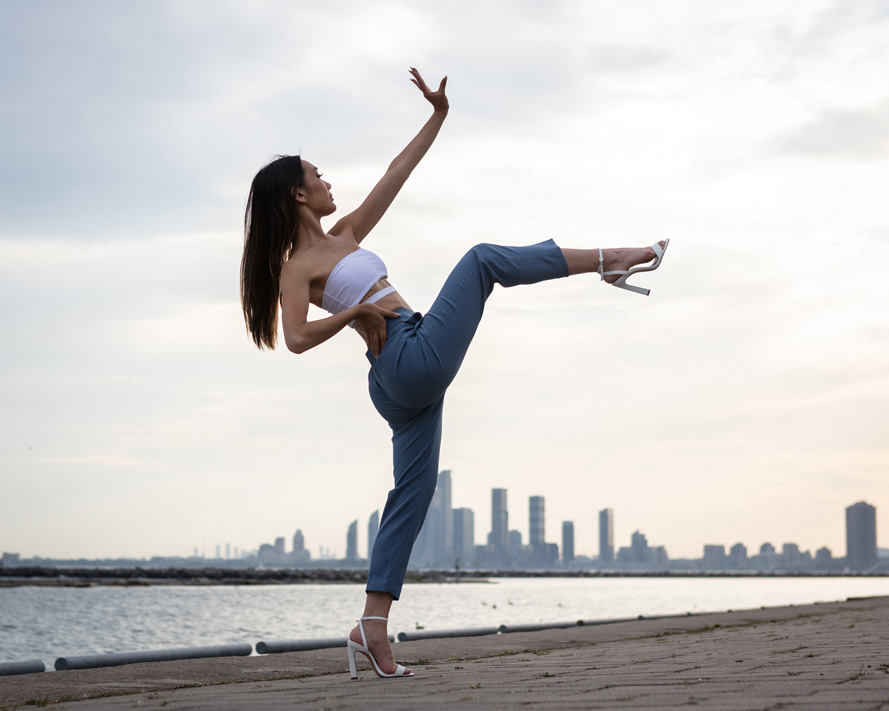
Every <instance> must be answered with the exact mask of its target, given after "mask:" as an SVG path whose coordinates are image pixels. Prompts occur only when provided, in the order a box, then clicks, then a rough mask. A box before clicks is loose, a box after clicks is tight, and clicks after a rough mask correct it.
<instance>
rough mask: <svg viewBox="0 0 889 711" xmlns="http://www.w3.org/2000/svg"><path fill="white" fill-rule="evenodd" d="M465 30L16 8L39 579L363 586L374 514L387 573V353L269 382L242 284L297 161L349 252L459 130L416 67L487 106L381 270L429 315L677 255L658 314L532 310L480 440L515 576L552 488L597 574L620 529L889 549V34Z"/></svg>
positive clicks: (196, 8)
mask: <svg viewBox="0 0 889 711" xmlns="http://www.w3.org/2000/svg"><path fill="white" fill-rule="evenodd" d="M457 2H458V4H457V5H456V6H454V7H456V8H457V9H460V10H465V12H454V8H453V7H451V5H449V4H436V3H411V2H407V1H406V0H393V2H391V3H388V4H387V5H386V8H385V11H384V12H380V9H379V8H378V7H376V6H375V5H373V4H370V3H360V2H357V0H344V4H343V3H340V4H325V3H314V4H310V5H304V4H294V3H289V2H286V1H285V0H268V2H264V3H261V4H248V3H229V4H225V5H224V6H219V5H218V4H213V3H210V2H209V0H193V1H192V2H189V3H161V4H152V3H98V4H88V6H86V7H84V6H82V5H81V4H79V3H50V2H47V0H32V1H31V2H27V3H23V2H19V3H12V4H9V6H8V7H7V8H5V9H6V10H7V12H6V14H5V15H4V20H5V21H4V23H2V24H0V53H2V58H3V60H4V65H5V66H8V67H14V71H7V72H4V73H2V77H0V89H2V94H3V96H4V100H5V101H4V111H3V112H0V152H2V155H3V166H4V171H2V175H0V184H2V189H0V203H2V209H0V296H2V300H3V302H4V303H5V304H9V305H11V306H10V307H9V308H6V309H4V310H3V312H2V315H0V321H2V324H0V325H2V328H0V341H2V348H0V353H2V354H3V356H2V359H0V388H2V393H3V403H2V408H0V420H2V425H3V426H2V427H0V472H2V477H3V482H2V483H3V488H2V492H3V493H2V496H3V504H4V513H3V516H2V517H0V546H2V548H4V549H6V550H12V551H20V552H21V553H22V554H23V555H45V556H50V557H72V556H79V555H83V556H89V557H91V558H98V557H115V556H121V555H136V556H149V555H153V554H156V553H168V554H175V555H186V556H187V555H189V554H190V553H191V551H192V549H193V548H194V547H195V546H197V547H198V548H199V549H201V551H203V552H205V553H206V554H207V555H210V556H212V555H214V553H215V545H216V544H217V543H219V544H221V545H222V544H224V542H230V543H231V545H232V546H238V547H239V548H245V547H249V548H253V547H255V543H254V542H255V541H267V542H269V543H272V542H273V541H274V538H275V535H276V534H277V533H280V532H287V535H288V536H290V535H292V533H293V528H294V522H297V523H298V524H299V527H300V528H302V530H303V533H304V534H305V536H306V540H307V546H308V547H309V548H310V549H311V550H312V551H313V553H314V551H316V550H317V544H320V545H324V546H327V547H330V549H331V551H332V552H333V553H336V554H337V555H338V556H340V557H342V556H343V555H344V554H345V543H346V541H345V534H344V531H345V530H346V528H347V527H348V525H349V523H350V522H351V521H353V520H355V518H356V516H360V519H361V527H360V530H359V538H360V539H361V543H360V545H359V554H360V555H363V554H364V553H365V548H364V539H365V530H364V524H365V523H366V521H367V516H368V515H369V513H370V512H371V511H373V510H375V509H377V508H380V507H382V506H383V505H384V503H385V501H386V496H387V492H388V491H389V490H390V489H391V487H392V485H393V482H392V450H391V431H390V428H389V427H388V426H387V424H386V423H385V422H384V421H383V420H382V418H380V417H379V415H378V413H377V412H376V411H375V409H374V407H373V404H372V403H371V402H370V400H369V398H368V392H367V369H368V362H367V359H366V357H365V351H366V348H365V344H364V343H363V342H362V340H361V338H360V337H359V336H358V335H356V334H355V333H354V332H353V331H352V330H349V329H344V330H343V332H342V333H339V334H337V335H336V337H335V338H332V339H331V340H330V341H328V342H326V343H324V344H323V345H321V346H319V347H318V348H314V349H312V350H310V351H309V352H307V353H305V354H302V355H299V356H297V355H294V354H292V353H290V352H288V351H287V350H286V348H279V349H278V350H276V351H274V352H268V351H264V352H260V351H258V350H257V349H256V348H255V347H253V345H252V344H251V342H250V339H249V337H248V336H247V334H246V332H245V328H244V322H243V317H242V314H241V309H240V303H239V294H238V265H239V262H240V259H241V252H242V246H243V235H242V227H243V211H244V205H245V201H246V197H247V193H248V190H249V186H250V182H251V180H252V178H253V176H254V175H255V174H256V171H257V170H258V169H259V168H260V167H261V166H262V165H264V164H265V163H266V162H267V161H268V160H269V159H270V158H271V157H272V156H274V155H276V154H280V153H288V154H297V153H300V154H302V155H304V156H305V157H306V158H307V159H308V160H310V161H311V162H312V163H313V164H314V165H317V166H318V167H319V168H320V169H321V171H322V172H323V173H324V179H325V180H328V181H329V182H331V183H332V185H333V189H332V191H333V195H334V196H335V198H336V203H337V213H336V214H335V215H332V216H331V218H330V220H329V221H325V222H323V223H322V224H323V226H324V227H325V228H326V229H327V228H330V227H332V225H333V224H334V222H335V220H337V219H338V218H340V217H342V216H344V215H345V214H347V213H348V212H350V211H351V210H353V209H355V208H356V207H357V206H358V205H360V204H361V201H362V199H363V198H364V197H365V196H366V195H367V193H368V191H369V190H370V189H371V188H372V186H373V185H374V184H375V182H376V180H377V179H378V178H379V177H380V175H382V173H383V172H384V170H385V168H386V166H387V165H389V163H390V161H391V160H392V158H393V157H394V156H395V155H397V154H398V152H399V151H400V150H401V149H402V148H403V147H404V145H405V144H406V143H407V142H408V141H409V140H410V139H411V137H413V136H414V135H415V134H416V131H417V130H418V129H419V128H420V127H421V126H422V125H423V123H424V122H425V121H426V120H427V118H428V115H429V107H428V105H427V104H426V102H425V101H424V100H423V97H422V96H421V95H420V94H419V93H418V92H417V90H416V87H414V86H413V85H412V84H411V83H410V81H409V75H408V67H409V66H416V67H417V68H419V70H420V71H421V72H422V73H423V76H424V77H425V78H426V79H427V80H428V81H430V83H434V82H436V81H438V80H439V79H440V78H441V77H442V76H444V75H447V76H448V96H449V99H450V105H451V109H450V113H449V116H448V119H447V121H446V122H445V125H444V127H443V129H442V131H441V133H440V134H439V137H438V139H437V141H436V143H435V145H434V146H432V148H431V149H430V151H429V153H428V155H427V156H426V158H425V159H424V160H423V162H422V163H421V165H419V166H418V167H417V169H416V170H415V171H414V172H413V174H412V175H411V178H410V180H409V181H408V182H407V184H406V185H405V187H404V189H403V190H402V191H401V193H400V194H399V195H398V198H397V199H396V200H395V202H394V203H393V205H392V209H391V210H389V212H388V213H387V214H386V215H385V217H384V218H383V219H382V220H381V221H380V223H379V225H378V226H377V227H376V228H375V229H374V231H373V232H372V233H371V235H369V237H368V241H367V242H366V243H364V246H366V247H368V248H369V249H372V250H374V252H376V253H377V254H379V255H380V257H381V258H382V259H383V260H384V261H385V263H386V266H387V268H388V271H389V278H390V281H391V282H392V284H393V285H394V286H395V287H396V288H397V289H398V291H399V294H401V295H402V296H403V298H404V299H405V300H406V302H407V303H408V304H410V306H411V307H412V308H413V309H416V310H417V311H419V312H426V311H428V309H429V307H430V305H431V303H432V302H433V301H434V299H435V297H436V295H437V294H438V291H439V289H440V287H441V285H442V283H443V282H444V280H445V278H446V277H447V274H448V273H449V271H450V269H451V268H452V267H453V265H454V264H455V263H457V261H458V260H459V259H460V258H461V257H462V256H463V254H464V253H465V252H466V250H467V249H469V248H470V247H471V246H472V245H474V244H476V243H478V242H483V241H487V242H501V243H509V244H530V243H533V242H539V241H541V240H543V239H548V238H553V239H555V240H556V242H557V243H558V244H560V245H561V246H563V247H566V248H573V247H587V248H596V247H631V246H643V245H649V244H651V243H653V242H654V241H656V240H660V239H663V238H666V237H669V238H671V246H670V251H669V253H668V256H667V258H666V260H665V262H664V264H663V266H662V268H660V269H659V270H658V271H657V272H653V273H651V274H646V275H643V276H644V277H645V278H644V279H642V280H641V281H640V284H642V285H643V286H646V287H650V288H651V289H652V291H651V296H650V297H640V296H638V295H636V294H629V293H626V292H625V291H623V290H620V289H614V288H611V287H609V286H607V285H605V284H602V283H601V281H600V280H599V279H598V277H597V276H596V275H583V276H578V277H572V278H571V279H564V280H557V281H553V282H547V283H544V284H537V285H534V286H529V287H521V288H515V289H501V288H497V289H495V291H494V293H493V294H492V296H491V299H490V300H489V302H488V304H487V305H486V308H485V318H484V320H483V321H482V323H481V326H480V328H479V330H478V333H477V336H476V338H475V340H474V342H473V345H472V348H471V349H470V351H469V353H468V355H467V358H466V360H465V362H464V364H463V367H462V369H461V371H460V373H459V375H458V376H457V378H456V379H455V380H454V382H453V384H452V385H451V387H450V389H449V391H448V397H447V404H446V406H445V410H444V422H443V426H442V432H443V440H442V447H441V466H442V468H449V469H452V470H453V471H454V472H457V473H459V476H460V478H461V480H462V481H464V482H465V484H463V485H462V486H461V487H459V490H455V495H454V503H455V505H456V506H458V507H462V508H469V509H472V511H473V512H474V516H475V521H474V525H475V529H476V531H477V532H482V531H483V532H488V531H490V530H491V529H490V523H491V522H490V521H489V520H488V519H489V516H490V499H489V493H490V490H491V489H492V488H495V487H504V486H506V487H508V489H509V496H510V500H511V501H512V502H513V505H512V506H511V507H510V508H511V514H512V516H511V518H515V521H514V522H513V523H514V524H515V525H512V524H510V525H508V528H507V529H506V530H505V531H504V530H502V527H501V528H500V529H498V531H499V533H503V535H504V536H505V537H506V540H505V542H504V543H503V545H508V538H509V537H510V535H511V534H510V533H509V530H513V531H516V530H518V531H521V533H522V535H523V536H524V537H525V540H526V541H527V537H528V534H529V532H528V530H527V525H526V522H525V521H524V520H523V519H524V518H525V508H526V502H527V501H528V498H529V497H530V496H534V495H541V494H542V495H545V496H546V516H547V523H546V532H545V538H546V540H547V541H552V542H557V541H559V540H560V530H559V526H560V522H561V521H573V522H574V526H575V541H576V549H577V552H578V553H583V552H586V553H595V551H596V548H595V545H596V541H597V524H596V520H595V512H598V511H600V510H602V509H603V508H606V507H607V508H611V509H613V510H614V511H615V512H616V514H617V518H616V521H615V529H614V537H615V541H616V542H619V543H620V545H625V544H626V542H627V541H628V540H629V539H630V537H631V536H632V533H633V532H634V531H636V530H640V531H642V532H643V533H644V534H645V535H646V536H647V537H648V539H649V540H651V541H652V542H653V543H657V544H663V545H665V546H666V547H667V549H668V550H669V552H670V555H671V556H676V557H692V556H699V555H700V548H699V547H700V543H701V541H702V540H705V541H708V542H720V541H726V545H727V546H730V545H732V543H730V542H729V541H731V540H741V541H747V542H748V544H749V545H750V546H751V550H753V549H755V548H756V547H758V545H759V544H760V542H761V541H766V540H771V541H772V542H773V543H774V544H775V545H780V542H782V541H796V543H797V544H798V545H799V546H800V548H801V549H807V550H812V551H815V550H817V549H818V548H819V547H820V546H822V545H827V546H828V547H829V548H830V549H831V550H833V551H834V552H840V551H843V550H844V544H845V538H844V530H843V529H844V521H843V520H842V516H839V517H838V516H837V515H836V509H837V507H838V506H840V505H841V504H842V503H844V502H852V501H860V500H862V499H865V500H867V501H870V502H872V503H873V504H875V505H876V506H877V514H876V518H877V520H876V525H877V528H878V530H880V531H885V530H889V476H886V472H887V469H889V451H887V448H886V427H885V422H886V421H887V420H889V409H887V408H889V378H887V377H886V369H885V364H886V363H887V362H889V341H887V339H886V338H885V336H884V334H885V322H886V315H885V307H884V304H885V303H887V302H889V280H887V279H886V278H885V274H884V272H885V268H884V266H883V265H884V264H885V263H886V260H887V258H889V234H887V229H886V211H885V208H884V207H883V204H884V202H885V198H884V195H883V193H882V190H883V187H882V186H883V185H885V184H886V182H887V178H889V145H887V142H886V140H885V136H886V125H885V124H886V115H887V108H886V107H887V90H886V80H885V77H886V75H887V73H889V14H887V12H886V7H885V2H881V1H878V0H861V1H860V2H855V3H840V2H837V1H836V0H811V1H808V2H805V3H793V2H789V1H788V0H781V1H779V2H775V1H774V0H749V1H748V2H745V3H713V2H707V1H706V0H683V1H682V2H676V1H675V0H664V2H652V1H650V0H646V1H644V2H642V3H641V4H637V3H611V2H604V1H603V0H589V2H576V1H572V0H553V2H551V3H548V4H547V7H546V12H544V13H541V12H540V8H539V7H538V6H536V5H533V4H529V3H509V2H505V0H491V2H488V3H484V4H483V5H479V4H478V3H476V4H469V3H466V2H465V1H464V0H457ZM470 11H471V13H470ZM469 14H472V17H473V21H472V22H471V23H467V22H466V19H465V18H466V17H467V16H469ZM108 27H113V28H114V31H113V32H109V31H108V30H107V28H108ZM344 38H345V39H346V40H347V41H343V39H344ZM331 47H336V48H337V51H335V52H331V51H330V48H331ZM50 184H51V188H50V189H48V187H47V186H48V185H50ZM643 282H644V283H643ZM321 316H322V312H321V311H320V310H317V309H314V308H313V309H312V310H311V312H310V314H309V318H311V319H316V318H319V317H321ZM519 503H521V506H519ZM109 531H113V532H114V533H113V535H109V533H108V532H109ZM499 533H498V535H499ZM480 535H481V533H479V534H478V536H480ZM478 536H477V537H478ZM223 550H224V549H223Z"/></svg>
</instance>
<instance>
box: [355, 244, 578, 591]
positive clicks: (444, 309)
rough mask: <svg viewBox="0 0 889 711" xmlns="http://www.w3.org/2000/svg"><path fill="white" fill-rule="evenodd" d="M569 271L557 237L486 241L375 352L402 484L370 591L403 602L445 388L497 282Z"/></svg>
mask: <svg viewBox="0 0 889 711" xmlns="http://www.w3.org/2000/svg"><path fill="white" fill-rule="evenodd" d="M566 276H568V265H567V264H566V263H565V258H564V257H563V256H562V251H561V250H560V249H559V247H558V246H556V244H555V242H553V241H552V240H548V241H546V242H541V243H540V244H535V245H531V246H528V247H501V246H497V245H493V244H479V245H476V246H475V247H473V248H472V249H470V250H469V251H468V252H467V253H466V255H465V256H464V257H463V258H462V259H461V260H460V261H459V262H458V263H457V266H456V267H454V270H453V271H452V272H451V274H450V276H448V278H447V281H445V284H444V286H443V287H442V289H441V292H440V293H439V295H438V297H437V298H436V299H435V302H434V303H433V304H432V306H431V308H430V309H429V311H428V312H427V313H426V315H425V316H424V315H422V314H419V313H412V312H411V311H409V310H408V309H398V311H399V313H400V314H401V318H393V319H389V320H388V322H387V327H386V344H385V346H384V347H383V351H382V352H381V353H380V355H379V357H377V358H374V357H373V355H372V354H371V353H370V351H368V353H367V357H368V360H369V361H370V363H371V368H370V373H369V374H368V384H369V389H370V397H371V400H372V401H373V404H374V407H376V409H377V412H379V413H380V414H381V415H382V416H383V418H384V419H385V420H386V421H387V422H388V423H389V426H390V427H391V428H392V449H393V468H394V474H395V488H393V489H392V490H391V491H390V492H389V497H388V499H387V501H386V506H385V508H384V509H383V516H382V518H381V519H380V530H379V533H378V534H377V539H376V541H375V543H374V547H373V551H372V553H371V558H370V571H369V574H368V580H367V591H368V592H387V593H389V594H391V595H392V597H394V598H395V599H396V600H397V599H398V598H399V596H400V595H401V586H402V584H403V583H404V576H405V573H406V572H407V565H408V559H409V558H410V555H411V549H412V548H413V545H414V541H415V540H416V538H417V535H419V533H420V528H421V526H422V525H423V521H424V520H425V519H426V512H427V511H428V510H429V504H430V503H431V501H432V495H433V494H434V493H435V486H436V483H437V481H438V457H439V451H440V448H441V420H442V406H443V404H444V396H445V390H446V389H447V387H448V385H450V384H451V381H452V380H453V379H454V377H455V376H456V375H457V371H458V370H459V368H460V364H461V363H462V362H463V358H464V356H465V355H466V351H467V349H468V348H469V344H470V343H471V342H472V338H473V336H474V335H475V332H476V329H477V328H478V324H479V322H480V321H481V318H482V314H483V313H484V310H485V301H486V300H487V298H488V296H489V295H490V294H491V291H492V290H493V289H494V284H500V285H501V286H517V285H519V284H535V283H537V282H540V281H545V280H547V279H557V278H560V277H566Z"/></svg>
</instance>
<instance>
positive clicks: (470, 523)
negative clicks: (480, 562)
mask: <svg viewBox="0 0 889 711" xmlns="http://www.w3.org/2000/svg"><path fill="white" fill-rule="evenodd" d="M454 557H455V558H457V559H458V560H459V561H460V565H462V566H466V565H468V564H469V563H471V562H472V561H473V560H474V559H475V516H474V514H473V513H472V509H454Z"/></svg>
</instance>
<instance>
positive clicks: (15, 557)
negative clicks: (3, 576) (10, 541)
mask: <svg viewBox="0 0 889 711" xmlns="http://www.w3.org/2000/svg"><path fill="white" fill-rule="evenodd" d="M20 561H21V555H19V554H18V553H6V552H4V553H3V558H2V562H3V565H18V564H19V562H20Z"/></svg>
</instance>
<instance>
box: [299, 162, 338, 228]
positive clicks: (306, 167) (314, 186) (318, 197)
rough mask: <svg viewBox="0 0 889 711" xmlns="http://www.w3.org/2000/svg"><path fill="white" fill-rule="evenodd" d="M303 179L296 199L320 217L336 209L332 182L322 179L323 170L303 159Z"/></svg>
mask: <svg viewBox="0 0 889 711" xmlns="http://www.w3.org/2000/svg"><path fill="white" fill-rule="evenodd" d="M302 167H303V181H302V184H301V185H300V186H299V187H298V188H297V189H296V199H297V200H298V201H299V202H300V203H302V204H304V205H306V207H308V208H309V209H310V210H311V211H312V212H314V213H315V214H316V215H318V216H320V217H324V216H325V215H330V214H332V213H333V212H335V211H336V203H334V201H333V195H332V194H331V192H330V183H328V182H327V181H326V180H322V179H321V172H320V171H319V170H318V169H317V168H316V167H315V166H314V165H312V164H311V163H309V161H307V160H304V161H302Z"/></svg>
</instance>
